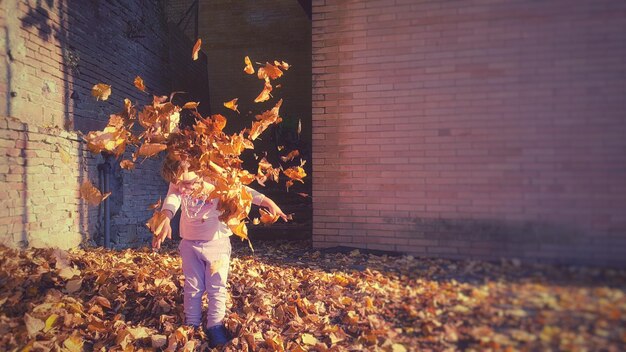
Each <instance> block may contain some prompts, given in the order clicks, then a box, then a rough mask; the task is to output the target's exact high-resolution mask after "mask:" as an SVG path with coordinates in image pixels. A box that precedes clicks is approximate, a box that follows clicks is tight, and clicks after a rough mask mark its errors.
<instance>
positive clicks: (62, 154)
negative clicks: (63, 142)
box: [57, 145, 72, 164]
mask: <svg viewBox="0 0 626 352" xmlns="http://www.w3.org/2000/svg"><path fill="white" fill-rule="evenodd" d="M57 150H58V151H59V156H60V157H61V161H62V162H63V163H64V164H69V163H70V162H71V161H72V157H71V156H70V154H69V153H68V152H66V151H65V148H63V147H61V146H60V145H57Z"/></svg>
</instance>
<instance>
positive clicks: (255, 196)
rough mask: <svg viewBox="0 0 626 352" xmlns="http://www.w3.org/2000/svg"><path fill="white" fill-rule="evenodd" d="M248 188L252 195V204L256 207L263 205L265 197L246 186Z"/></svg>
mask: <svg viewBox="0 0 626 352" xmlns="http://www.w3.org/2000/svg"><path fill="white" fill-rule="evenodd" d="M244 187H246V190H247V191H248V192H250V194H252V204H254V205H261V203H262V202H263V199H265V195H264V194H263V193H261V192H259V191H257V190H255V189H252V188H250V187H248V186H244Z"/></svg>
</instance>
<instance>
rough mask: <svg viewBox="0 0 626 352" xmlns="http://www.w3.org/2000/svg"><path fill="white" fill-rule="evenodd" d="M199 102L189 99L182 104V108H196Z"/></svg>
mask: <svg viewBox="0 0 626 352" xmlns="http://www.w3.org/2000/svg"><path fill="white" fill-rule="evenodd" d="M198 105H200V102H195V101H190V102H187V103H185V105H183V109H197V108H198Z"/></svg>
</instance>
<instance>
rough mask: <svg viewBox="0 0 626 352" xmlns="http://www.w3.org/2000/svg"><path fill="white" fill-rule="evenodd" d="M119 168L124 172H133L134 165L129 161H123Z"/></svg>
mask: <svg viewBox="0 0 626 352" xmlns="http://www.w3.org/2000/svg"><path fill="white" fill-rule="evenodd" d="M120 167H121V168H122V169H125V170H133V169H134V168H135V163H134V162H132V161H131V160H128V159H124V160H122V161H120Z"/></svg>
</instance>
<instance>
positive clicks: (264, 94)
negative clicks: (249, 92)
mask: <svg viewBox="0 0 626 352" xmlns="http://www.w3.org/2000/svg"><path fill="white" fill-rule="evenodd" d="M271 92H272V84H271V83H270V81H269V79H268V80H266V81H265V86H264V87H263V90H262V91H261V93H259V96H257V97H256V98H255V99H254V102H255V103H262V102H264V101H267V100H269V98H270V97H271V96H272V94H270V93H271Z"/></svg>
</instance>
